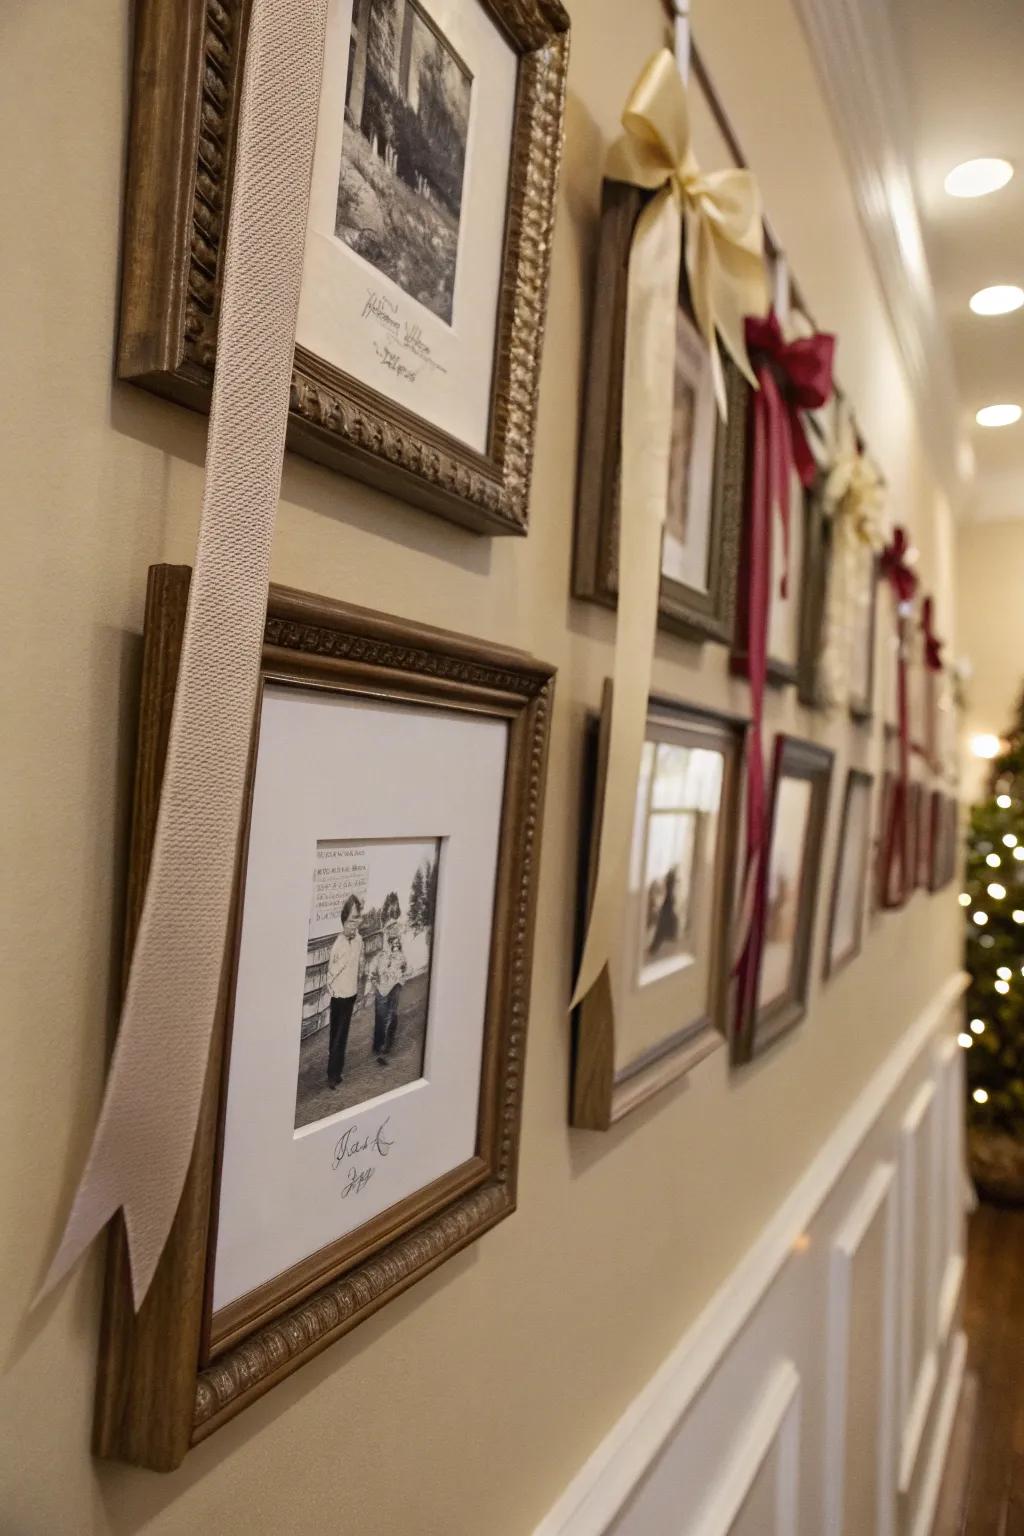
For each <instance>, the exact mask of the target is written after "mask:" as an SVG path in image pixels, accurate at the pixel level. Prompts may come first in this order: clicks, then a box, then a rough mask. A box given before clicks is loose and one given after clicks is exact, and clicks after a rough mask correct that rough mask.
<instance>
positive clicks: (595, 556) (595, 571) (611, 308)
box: [573, 181, 750, 645]
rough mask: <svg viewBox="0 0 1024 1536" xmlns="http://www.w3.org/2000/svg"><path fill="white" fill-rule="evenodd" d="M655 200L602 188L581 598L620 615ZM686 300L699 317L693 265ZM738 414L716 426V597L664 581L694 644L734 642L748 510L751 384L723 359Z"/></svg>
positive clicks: (669, 623)
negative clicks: (631, 389) (635, 303)
mask: <svg viewBox="0 0 1024 1536" xmlns="http://www.w3.org/2000/svg"><path fill="white" fill-rule="evenodd" d="M645 200H646V194H645V193H643V192H641V191H640V189H639V188H638V187H633V186H627V185H626V184H625V183H623V182H617V181H606V182H605V183H604V186H603V189H602V205H601V228H600V235H599V241H598V255H597V272H596V276H595V282H594V309H593V318H592V322H591V334H590V351H589V355H588V360H587V376H586V388H585V392H584V408H583V426H582V434H581V439H580V466H579V486H578V494H577V502H576V538H575V548H574V555H573V593H574V595H575V596H576V597H580V598H584V599H585V600H587V601H589V602H595V603H602V604H603V605H604V606H605V607H608V608H614V607H615V604H616V601H617V595H618V558H619V489H620V476H619V463H620V458H621V448H622V395H623V365H624V358H625V346H626V293H627V280H628V272H629V252H630V246H631V244H632V240H633V231H634V229H635V227H636V221H637V219H638V218H639V216H640V211H641V209H642V208H643V206H644V202H645ZM679 302H680V304H682V305H683V307H684V309H685V310H686V311H687V313H692V311H691V308H690V302H689V294H688V289H687V283H686V272H685V266H684V268H683V270H682V272H681V273H680V281H679ZM723 363H724V368H725V378H726V391H727V401H728V409H729V419H728V422H727V423H722V422H721V421H718V422H717V423H716V428H715V466H714V477H713V482H712V492H711V529H710V542H709V580H708V589H707V591H706V592H704V591H701V590H699V589H698V588H696V587H690V586H687V585H686V584H685V583H684V582H680V581H675V580H674V579H672V578H671V577H667V576H662V578H661V598H660V602H659V609H658V612H659V624H660V625H661V627H662V628H663V629H667V630H671V631H673V632H674V633H675V634H679V635H682V636H684V637H685V638H686V639H689V640H719V641H721V642H722V643H723V644H726V645H728V644H729V643H730V642H731V640H732V633H733V619H734V612H735V598H736V567H737V560H738V556H739V531H740V521H741V517H742V506H743V481H744V454H745V445H746V418H747V403H748V398H749V394H750V388H749V385H748V384H747V383H746V381H745V380H744V378H743V375H742V374H741V373H740V371H739V369H738V368H737V367H736V365H735V364H734V363H733V361H732V359H731V358H729V357H724V358H723Z"/></svg>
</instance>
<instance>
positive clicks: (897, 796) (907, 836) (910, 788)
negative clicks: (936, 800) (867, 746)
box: [876, 771, 918, 911]
mask: <svg viewBox="0 0 1024 1536" xmlns="http://www.w3.org/2000/svg"><path fill="white" fill-rule="evenodd" d="M917 787H918V786H916V785H915V784H914V783H913V782H911V783H908V784H907V785H906V787H905V790H904V789H902V788H901V786H900V781H899V775H898V774H897V773H895V772H893V771H886V773H885V774H884V776H883V778H882V804H881V812H880V816H879V837H878V868H877V870H876V880H877V889H878V905H879V907H880V908H881V909H882V910H883V911H893V910H895V909H896V908H897V907H902V906H905V905H906V903H907V901H908V900H909V899H910V895H911V892H912V891H913V889H914V886H915V883H916V878H917V855H916V838H917V831H918V828H917V822H916V819H915V817H916V808H915V803H914V801H915V796H914V790H915V788H917Z"/></svg>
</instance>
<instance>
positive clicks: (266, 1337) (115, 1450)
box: [94, 566, 554, 1471]
mask: <svg viewBox="0 0 1024 1536" xmlns="http://www.w3.org/2000/svg"><path fill="white" fill-rule="evenodd" d="M189 579H190V572H189V570H188V568H187V567H183V566H155V567H154V568H153V569H152V570H151V572H150V580H149V589H148V593H147V605H146V629H145V654H144V663H143V683H142V701H141V724H140V734H139V750H138V759H137V766H136V781H135V814H134V823H133V830H132V853H131V863H130V873H129V887H128V924H127V929H128V932H127V945H128V951H129V953H130V946H131V943H132V942H133V939H134V934H135V931H136V929H137V925H138V920H139V917H140V914H141V909H142V898H143V893H144V890H145V883H146V874H147V870H148V865H149V860H150V857H151V853H152V846H153V838H154V834H155V829H156V815H157V807H158V803H159V796H160V785H161V780H162V776H163V767H164V758H165V754H166V750H167V739H168V733H169V730H170V717H171V708H172V702H173V697H174V684H175V679H176V675H177V668H178V658H179V653H180V647H181V641H182V634H183V630H184V622H185V609H186V603H187V598H188V587H189ZM267 680H272V681H274V682H277V683H280V682H284V683H288V684H293V685H295V686H296V687H303V688H318V689H323V688H327V689H331V690H334V691H337V692H341V693H345V694H350V695H352V696H354V697H359V696H363V697H365V696H370V697H372V698H373V699H374V700H376V701H377V702H380V701H382V700H383V701H389V700H392V701H394V702H395V703H396V704H398V705H401V704H407V703H416V704H417V705H419V706H420V707H423V706H430V707H436V708H438V709H442V710H448V711H451V710H456V711H460V712H466V713H469V714H475V715H481V716H486V717H488V718H492V719H495V718H496V719H503V720H505V721H507V723H508V731H509V740H508V756H507V760H506V772H505V789H504V801H503V808H502V824H501V837H500V844H499V855H498V871H497V878H496V884H495V904H494V917H493V925H492V947H491V958H490V974H489V980H488V990H487V1004H486V1014H485V1024H484V1057H483V1067H482V1072H481V1089H480V1118H479V1125H478V1133H477V1147H476V1153H475V1155H474V1157H472V1158H471V1159H470V1160H469V1161H468V1162H467V1163H466V1164H465V1165H463V1166H462V1167H461V1168H458V1169H455V1170H453V1171H452V1172H451V1173H450V1174H448V1175H445V1176H444V1177H443V1178H441V1179H439V1180H437V1181H436V1182H435V1183H434V1184H433V1185H431V1186H428V1187H427V1188H425V1189H424V1190H421V1191H419V1192H417V1194H415V1195H414V1196H412V1197H410V1198H409V1199H408V1200H406V1201H403V1202H401V1204H400V1205H398V1206H395V1207H393V1208H392V1209H391V1210H390V1211H386V1212H384V1213H382V1215H381V1216H380V1217H378V1218H376V1219H375V1220H373V1221H372V1222H369V1223H367V1224H366V1225H365V1227H363V1228H360V1229H359V1231H358V1232H357V1233H356V1234H354V1236H353V1238H352V1239H350V1240H345V1242H344V1243H343V1244H342V1245H334V1246H333V1247H332V1248H329V1249H325V1250H323V1251H322V1252H321V1253H319V1254H315V1255H311V1256H310V1258H309V1259H308V1260H307V1261H306V1262H305V1263H303V1264H301V1265H299V1266H297V1267H296V1269H295V1270H294V1271H291V1272H290V1273H289V1277H288V1279H289V1285H288V1289H287V1293H286V1294H282V1293H281V1288H280V1287H279V1286H276V1284H273V1285H271V1286H270V1287H264V1288H261V1290H260V1292H259V1298H258V1305H246V1306H240V1307H239V1306H236V1307H233V1308H231V1309H225V1312H227V1311H228V1310H230V1312H231V1314H232V1315H231V1316H230V1317H229V1318H226V1319H225V1317H222V1316H218V1322H217V1326H216V1328H214V1326H213V1319H212V1315H211V1314H212V1300H211V1291H210V1286H211V1273H210V1270H211V1259H212V1253H213V1234H214V1222H215V1213H216V1204H217V1201H216V1187H217V1165H218V1163H219V1157H220V1129H221V1121H222V1114H223V1106H224V1096H225V1090H226V1071H227V1068H226V1063H227V1060H228V1052H227V1049H226V1039H227V1033H228V1029H229V1020H230V1018H231V1012H232V995H233V986H234V972H235V968H236V964H237V945H238V940H239V934H240V926H241V892H242V890H243V889H244V868H245V858H246V846H245V845H246V843H247V839H248V825H249V809H248V799H249V795H250V794H251V788H252V780H253V773H254V769H255V754H256V746H255V741H256V735H257V732H256V731H255V730H254V746H253V750H252V754H251V761H250V770H249V791H248V793H247V809H246V812H245V821H244V833H243V838H242V844H243V846H242V847H241V849H240V852H239V859H238V867H237V870H236V880H235V895H234V902H233V913H232V919H231V926H230V929H229V935H230V936H229V940H228V945H227V950H226V956H225V968H224V979H223V982H222V987H221V1000H220V1005H219V1007H218V1011H217V1017H216V1020H215V1023H214V1028H213V1036H212V1043H211V1051H210V1064H209V1069H208V1074H207V1083H206V1088H205V1091H204V1097H203V1104H202V1109H201V1112H200V1119H199V1126H198V1130H197V1133H196V1142H195V1147H194V1150H193V1155H192V1162H191V1166H190V1170H189V1174H188V1178H187V1181H186V1184H185V1189H184V1192H183V1194H182V1198H181V1204H180V1206H179V1208H178V1213H177V1216H176V1218H175V1222H174V1226H173V1228H172V1230H171V1234H170V1237H169V1239H168V1243H167V1246H166V1248H165V1250H164V1253H163V1256H162V1258H161V1260H160V1264H159V1266H158V1269H157V1272H156V1276H155V1279H154V1281H153V1284H152V1287H151V1289H150V1291H149V1293H148V1295H147V1296H146V1299H145V1301H144V1302H143V1305H142V1307H141V1309H140V1310H139V1313H138V1315H136V1314H135V1311H134V1308H133V1305H132V1296H131V1286H130V1280H129V1272H128V1263H127V1252H126V1245H125V1236H124V1230H123V1222H122V1219H121V1217H120V1216H118V1218H117V1220H116V1221H115V1223H114V1224H113V1226H112V1228H111V1243H110V1253H109V1262H108V1268H107V1284H106V1297H105V1308H104V1320H103V1334H102V1340H101V1346H100V1357H99V1376H98V1382H97V1400H96V1420H95V1437H94V1438H95V1448H96V1451H97V1453H98V1454H100V1455H102V1456H109V1457H116V1458H119V1459H121V1460H125V1461H130V1462H134V1463H136V1464H138V1465H141V1466H145V1467H150V1468H154V1469H156V1470H159V1471H166V1470H169V1469H171V1468H173V1467H175V1466H177V1465H178V1464H179V1463H180V1462H181V1460H182V1459H183V1457H184V1456H185V1454H186V1452H187V1451H188V1449H189V1448H190V1446H192V1445H194V1444H196V1443H197V1442H198V1441H200V1440H203V1439H205V1437H206V1436H207V1435H209V1434H211V1433H212V1431H213V1430H215V1429H217V1428H219V1427H220V1425H222V1424H223V1423H225V1422H226V1421H227V1420H228V1419H230V1418H232V1417H233V1416H234V1415H235V1414H236V1413H238V1412H239V1411H240V1410H242V1409H243V1408H245V1407H247V1406H248V1405H249V1404H250V1403H251V1402H253V1401H254V1400H255V1399H256V1398H258V1397H260V1396H261V1395H262V1394H263V1393H264V1392H266V1391H267V1390H268V1389H269V1388H270V1387H272V1386H274V1385H275V1384H276V1383H277V1382H278V1381H281V1380H283V1378H284V1377H285V1376H288V1375H290V1373H291V1372H292V1371H293V1370H295V1369H297V1368H298V1367H299V1366H300V1365H302V1364H303V1363H304V1362H305V1361H307V1360H309V1359H311V1358H312V1357H313V1356H314V1355H316V1354H318V1353H319V1352H320V1350H322V1349H324V1348H325V1347H326V1346H327V1345H328V1344H330V1343H332V1342H333V1341H334V1340H335V1339H337V1338H339V1337H340V1336H341V1335H342V1334H343V1333H347V1332H348V1331H349V1330H350V1329H351V1328H353V1327H355V1326H356V1325H357V1324H358V1323H360V1322H362V1321H363V1320H364V1319H365V1318H367V1317H369V1316H370V1315H371V1313H373V1312H375V1311H377V1309H378V1308H379V1307H381V1306H383V1305H384V1304H385V1303H386V1302H388V1301H389V1300H391V1298H392V1297H394V1296H397V1295H398V1294H399V1293H400V1292H401V1291H404V1290H405V1289H407V1287H408V1286H410V1285H412V1284H414V1283H415V1282H416V1281H417V1280H419V1279H421V1278H422V1277H423V1276H424V1275H426V1274H428V1273H429V1272H430V1271H431V1270H433V1269H435V1268H436V1267H437V1266H438V1265H439V1264H441V1263H443V1261H444V1260H445V1259H447V1258H449V1257H451V1255H452V1254H454V1253H457V1252H458V1251H459V1250H460V1249H461V1248H464V1247H465V1246H466V1245H467V1244H469V1243H471V1242H473V1241H474V1240H475V1239H476V1238H477V1237H479V1236H480V1235H481V1233H483V1232H485V1231H486V1230H487V1229H488V1228H490V1227H492V1226H494V1225H495V1223H497V1222H499V1221H501V1220H503V1219H504V1218H505V1217H506V1216H508V1215H510V1214H511V1213H512V1211H513V1210H514V1209H515V1204H516V1170H517V1162H518V1148H519V1121H520V1107H521V1092H522V1074H523V1053H524V1045H525V1032H526V1022H527V1009H528V1003H529V977H530V960H531V954H532V946H533V927H534V912H535V902H536V878H537V856H538V847H539V841H540V835H541V817H542V809H543V803H542V802H543V787H544V777H545V767H546V759H547V743H548V730H549V721H550V713H551V700H552V691H553V686H554V684H553V670H552V668H550V667H548V666H545V665H544V664H543V663H540V662H537V661H535V660H533V659H532V658H531V657H529V656H526V655H525V654H523V653H521V652H518V651H508V650H503V649H501V648H498V647H495V646H492V645H489V644H484V643H482V642H480V641H476V640H470V639H467V638H465V637H463V636H459V635H453V634H449V633H448V632H446V631H443V630H437V629H429V628H426V627H424V626H421V625H417V624H412V623H409V622H406V621H405V620H401V619H393V618H386V617H381V616H378V615H376V614H373V613H370V612H368V611H367V610H364V609H360V608H353V607H350V606H348V605H347V604H342V603H335V602H330V601H328V600H327V599H324V598H317V597H311V596H309V595H307V594H304V593H300V592H295V591H292V590H290V589H288V588H285V587H271V588H270V595H269V603H268V610H267V619H266V627H265V632H264V645H263V661H262V666H261V682H260V696H261V697H262V691H263V683H264V682H265V681H267ZM258 718H259V707H258V706H257V714H256V719H257V721H258ZM342 1248H343V1249H344V1255H343V1256H342V1255H341V1252H340V1250H341V1249H342ZM336 1249H337V1250H338V1251H335V1250H336ZM245 1300H246V1302H247V1303H248V1302H250V1300H251V1299H250V1298H246V1299H245Z"/></svg>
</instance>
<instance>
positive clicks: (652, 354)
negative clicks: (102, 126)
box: [570, 189, 681, 1008]
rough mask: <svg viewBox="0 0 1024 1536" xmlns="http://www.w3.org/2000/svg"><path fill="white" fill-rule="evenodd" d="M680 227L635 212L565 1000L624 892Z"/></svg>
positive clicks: (653, 613) (656, 207)
mask: <svg viewBox="0 0 1024 1536" xmlns="http://www.w3.org/2000/svg"><path fill="white" fill-rule="evenodd" d="M680 255H681V229H680V221H679V212H678V209H677V207H676V203H675V199H674V198H673V196H672V193H671V192H670V191H668V189H666V190H665V191H663V192H660V193H658V195H657V196H656V197H654V198H653V199H652V200H651V201H650V202H649V203H648V204H647V206H646V207H645V208H644V210H643V212H642V213H641V215H640V218H639V219H638V220H637V226H636V230H635V231H634V235H633V244H632V247H631V249H630V257H629V278H628V300H627V310H626V355H625V363H624V388H623V401H622V474H621V505H620V511H619V592H618V616H617V620H616V629H615V665H614V669H613V681H612V708H611V722H610V727H609V745H608V772H607V778H606V780H605V794H604V805H603V807H602V812H601V831H600V837H599V841H598V856H597V875H596V880H595V885H594V897H593V901H592V903H591V908H590V915H589V918H588V922H587V934H586V939H585V941H584V945H583V954H582V957H581V960H580V965H579V970H578V972H577V976H576V985H575V987H574V989H573V995H572V1000H571V1002H570V1007H571V1008H575V1007H576V1006H577V1005H578V1004H579V1003H580V1002H581V1001H582V1000H583V998H584V997H586V995H587V993H588V992H589V991H590V989H591V988H592V987H593V986H594V984H595V982H596V981H597V980H598V977H599V976H600V975H601V973H602V971H603V970H604V968H605V966H606V965H607V964H608V962H609V960H610V958H611V954H612V943H613V935H614V934H615V933H616V932H617V931H618V928H619V925H620V924H619V920H620V914H621V909H622V904H623V901H624V898H625V888H626V876H627V871H628V863H629V844H630V838H631V836H632V828H633V809H634V801H635V797H636V783H637V777H638V774H639V771H640V758H641V754H642V751H643V743H644V736H645V733H646V725H647V700H648V694H649V692H650V679H651V667H652V664H653V658H654V644H655V636H656V634H657V627H658V601H659V596H660V569H661V535H662V524H663V522H664V517H665V502H666V499H667V496H668V477H669V454H670V444H671V435H672V392H673V379H674V372H675V325H674V324H670V323H667V318H666V317H668V316H674V315H675V311H676V305H677V302H678V291H679V262H680Z"/></svg>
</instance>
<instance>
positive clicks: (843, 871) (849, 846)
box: [825, 768, 875, 978]
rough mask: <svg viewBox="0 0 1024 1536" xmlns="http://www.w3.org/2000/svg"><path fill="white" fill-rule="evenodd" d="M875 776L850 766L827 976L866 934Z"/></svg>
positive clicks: (827, 949) (855, 949)
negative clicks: (866, 906) (866, 905)
mask: <svg viewBox="0 0 1024 1536" xmlns="http://www.w3.org/2000/svg"><path fill="white" fill-rule="evenodd" d="M874 783H875V781H874V779H873V778H872V776H871V774H870V773H864V772H862V770H861V769H859V768H851V769H850V770H849V772H848V773H847V775H846V795H845V798H844V800H843V819H842V822H841V824H840V828H839V848H838V851H837V853H836V867H835V874H834V876H833V879H832V904H831V908H830V911H829V930H828V943H827V945H826V946H825V976H826V978H827V977H830V976H834V975H835V974H836V972H837V971H840V970H842V968H843V966H844V965H846V964H848V962H849V961H851V960H853V959H854V958H855V956H857V955H858V954H859V953H860V948H861V943H862V941H863V936H864V907H865V899H866V896H867V886H868V873H869V870H870V868H871V802H872V798H873V795H874Z"/></svg>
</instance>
